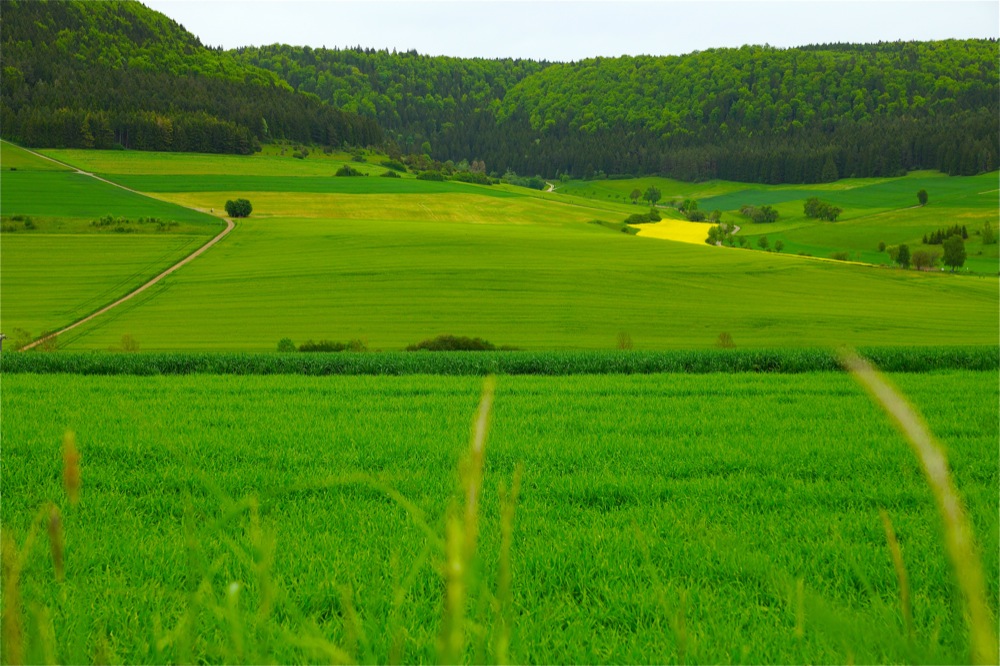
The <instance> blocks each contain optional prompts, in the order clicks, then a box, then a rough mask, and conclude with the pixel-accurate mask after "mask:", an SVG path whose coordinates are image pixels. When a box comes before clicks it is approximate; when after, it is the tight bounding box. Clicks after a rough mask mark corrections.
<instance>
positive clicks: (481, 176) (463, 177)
mask: <svg viewBox="0 0 1000 666" xmlns="http://www.w3.org/2000/svg"><path fill="white" fill-rule="evenodd" d="M451 179H452V180H457V181H460V182H462V183H475V184H477V185H492V184H493V181H492V180H490V177H489V176H487V175H486V174H485V173H475V172H472V171H459V172H457V173H456V174H455V175H454V176H452V177H451Z"/></svg>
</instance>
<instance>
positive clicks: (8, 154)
mask: <svg viewBox="0 0 1000 666" xmlns="http://www.w3.org/2000/svg"><path fill="white" fill-rule="evenodd" d="M0 169H3V170H4V171H69V167H65V166H63V165H61V164H56V163H55V162H52V161H50V160H46V159H42V158H40V157H37V156H35V155H32V154H31V153H29V152H28V151H26V150H24V149H23V148H21V147H20V146H16V145H14V144H13V143H9V142H7V141H0Z"/></svg>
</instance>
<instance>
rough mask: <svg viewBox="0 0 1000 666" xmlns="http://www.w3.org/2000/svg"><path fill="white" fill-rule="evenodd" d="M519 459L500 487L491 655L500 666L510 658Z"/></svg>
mask: <svg viewBox="0 0 1000 666" xmlns="http://www.w3.org/2000/svg"><path fill="white" fill-rule="evenodd" d="M521 470H522V467H521V465H520V463H519V464H518V465H517V467H515V468H514V478H513V480H512V481H511V484H510V491H507V489H506V488H501V491H500V563H499V571H498V572H497V594H496V601H495V606H496V623H497V629H496V633H495V635H494V639H493V658H494V661H495V662H496V663H497V664H500V665H501V666H503V664H507V663H508V662H509V661H510V626H511V606H512V603H513V595H512V593H511V580H512V574H511V567H510V551H511V547H512V544H513V535H514V512H515V509H516V508H517V496H518V494H519V493H520V491H521Z"/></svg>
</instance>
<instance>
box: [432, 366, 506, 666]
mask: <svg viewBox="0 0 1000 666" xmlns="http://www.w3.org/2000/svg"><path fill="white" fill-rule="evenodd" d="M495 387H496V380H495V379H494V378H493V377H492V376H491V377H487V378H486V381H485V382H484V383H483V394H482V397H481V398H480V400H479V408H478V409H477V410H476V421H475V425H474V428H473V433H472V445H471V447H470V451H469V458H468V460H467V461H466V463H465V464H464V465H462V468H463V474H462V490H463V495H464V497H465V511H464V512H461V513H460V512H459V510H458V509H457V508H456V507H455V505H454V504H452V507H451V509H450V510H449V511H448V516H447V518H446V522H445V566H444V580H445V594H444V617H443V618H442V622H441V636H440V637H439V639H438V658H439V660H440V661H441V663H444V664H456V663H459V662H461V661H462V656H463V654H464V653H465V603H466V597H467V595H468V590H469V586H470V583H471V580H470V573H471V568H472V560H473V557H474V556H475V552H476V536H477V534H478V531H479V511H478V509H479V496H480V493H481V490H482V483H483V457H484V452H485V448H486V434H487V432H488V431H489V422H490V413H491V411H492V409H493V394H494V391H495Z"/></svg>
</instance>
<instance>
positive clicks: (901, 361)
mask: <svg viewBox="0 0 1000 666" xmlns="http://www.w3.org/2000/svg"><path fill="white" fill-rule="evenodd" d="M859 352H860V353H861V354H862V355H863V356H865V357H867V358H869V359H871V360H872V362H874V363H875V365H876V366H878V367H879V368H881V369H882V370H885V371H887V372H929V371H933V370H946V369H962V370H977V371H993V372H996V371H997V370H998V369H1000V349H998V348H997V347H986V346H983V347H871V348H862V349H860V350H859ZM839 370H841V367H840V364H839V363H838V361H837V356H836V353H835V352H834V351H833V350H829V349H781V350H767V349H757V350H749V349H719V350H697V351H658V352H654V351H596V352H527V351H518V352H505V351H480V352H437V353H413V352H382V353H350V352H334V353H322V352H318V353H312V354H301V353H288V354H280V353H222V354H211V353H199V354H191V353H105V352H91V353H62V352H59V353H34V352H26V353H16V352H14V353H11V352H7V353H4V354H2V355H0V371H2V372H5V373H39V374H46V373H71V374H80V375H161V374H162V375H184V374H194V373H202V374H219V375H226V374H234V375H283V374H294V375H408V374H434V375H486V374H491V373H495V374H509V375H577V374H650V373H661V372H664V373H671V372H673V373H690V374H700V373H708V372H760V373H764V372H766V373H799V372H813V371H839Z"/></svg>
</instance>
